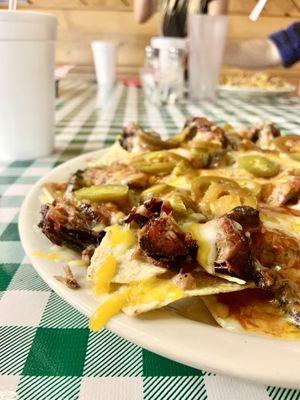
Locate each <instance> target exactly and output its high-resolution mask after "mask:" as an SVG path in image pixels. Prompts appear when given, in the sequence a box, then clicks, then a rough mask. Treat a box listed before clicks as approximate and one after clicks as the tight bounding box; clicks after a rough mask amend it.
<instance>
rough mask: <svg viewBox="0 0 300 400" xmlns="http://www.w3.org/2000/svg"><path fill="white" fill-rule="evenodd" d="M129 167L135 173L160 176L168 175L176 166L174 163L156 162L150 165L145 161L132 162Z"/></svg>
mask: <svg viewBox="0 0 300 400" xmlns="http://www.w3.org/2000/svg"><path fill="white" fill-rule="evenodd" d="M131 165H132V166H133V168H135V169H136V170H137V171H141V172H146V173H148V174H154V175H160V174H169V173H171V172H172V171H173V169H174V168H175V166H176V163H175V162H168V161H167V162H157V163H150V162H146V161H144V162H143V161H135V162H132V163H131Z"/></svg>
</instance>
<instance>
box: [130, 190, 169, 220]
mask: <svg viewBox="0 0 300 400" xmlns="http://www.w3.org/2000/svg"><path fill="white" fill-rule="evenodd" d="M162 212H163V213H165V214H170V213H171V212H172V207H171V205H170V203H169V202H168V201H164V200H162V199H159V198H156V197H152V198H151V199H150V200H146V201H145V202H144V203H143V204H141V205H140V206H138V207H133V208H132V210H131V211H130V214H129V215H128V216H127V218H126V219H125V221H124V222H125V223H127V224H128V223H130V222H132V221H134V222H136V223H137V224H138V225H139V226H140V227H142V226H144V225H145V224H146V223H147V222H148V221H149V220H150V219H152V218H157V217H158V216H159V215H160V214H161V213H162Z"/></svg>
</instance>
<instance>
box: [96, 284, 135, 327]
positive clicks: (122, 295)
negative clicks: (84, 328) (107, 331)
mask: <svg viewBox="0 0 300 400" xmlns="http://www.w3.org/2000/svg"><path fill="white" fill-rule="evenodd" d="M127 296H128V289H125V290H122V291H120V292H118V293H115V294H113V295H112V296H109V297H108V298H107V299H106V300H105V301H104V302H103V303H102V304H101V306H100V307H99V308H97V310H96V311H95V313H94V314H93V315H92V317H91V319H90V324H89V325H90V329H92V330H93V331H98V330H100V329H101V328H103V326H104V325H105V324H106V323H107V322H108V321H109V320H110V318H111V317H113V316H114V315H116V314H118V313H119V312H120V311H121V310H122V308H123V307H124V305H125V304H126V300H127Z"/></svg>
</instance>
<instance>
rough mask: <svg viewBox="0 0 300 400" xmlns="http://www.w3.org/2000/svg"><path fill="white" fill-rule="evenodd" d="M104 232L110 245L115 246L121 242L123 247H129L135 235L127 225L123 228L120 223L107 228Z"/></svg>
mask: <svg viewBox="0 0 300 400" xmlns="http://www.w3.org/2000/svg"><path fill="white" fill-rule="evenodd" d="M106 232H107V234H108V237H109V242H110V243H109V244H110V245H111V247H116V246H118V245H119V244H122V245H123V246H124V247H126V248H130V247H131V246H133V245H134V243H135V241H136V238H135V235H134V233H133V232H132V231H131V230H130V228H129V227H125V228H124V227H122V226H120V225H114V226H110V227H109V228H107V230H106Z"/></svg>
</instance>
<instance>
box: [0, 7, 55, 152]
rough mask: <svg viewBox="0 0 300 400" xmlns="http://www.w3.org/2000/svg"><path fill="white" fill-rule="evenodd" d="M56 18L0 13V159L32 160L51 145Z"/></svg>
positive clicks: (52, 143)
mask: <svg viewBox="0 0 300 400" xmlns="http://www.w3.org/2000/svg"><path fill="white" fill-rule="evenodd" d="M56 30H57V21H56V17H55V16H53V15H49V14H42V13H35V12H28V11H7V10H2V11H0V57H1V62H0V88H1V90H0V159H1V160H11V159H35V158H36V157H41V156H45V155H48V154H50V153H51V151H52V150H53V145H54V130H55V128H54V100H55V97H54V94H55V93H54V90H55V85H54V50H55V40H56Z"/></svg>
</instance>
